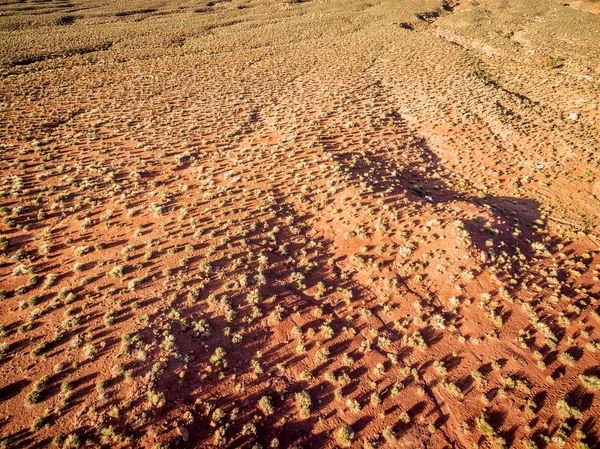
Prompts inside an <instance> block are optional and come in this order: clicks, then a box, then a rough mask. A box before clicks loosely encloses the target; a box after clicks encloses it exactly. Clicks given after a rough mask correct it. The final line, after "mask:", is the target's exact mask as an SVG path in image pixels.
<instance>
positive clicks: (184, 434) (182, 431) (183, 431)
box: [177, 426, 190, 441]
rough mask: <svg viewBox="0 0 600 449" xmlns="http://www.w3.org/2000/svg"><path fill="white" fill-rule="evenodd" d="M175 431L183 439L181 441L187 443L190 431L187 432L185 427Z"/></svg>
mask: <svg viewBox="0 0 600 449" xmlns="http://www.w3.org/2000/svg"><path fill="white" fill-rule="evenodd" d="M177 430H178V431H179V435H181V438H183V441H187V440H189V439H190V431H189V430H187V429H186V428H185V427H181V426H179V427H177Z"/></svg>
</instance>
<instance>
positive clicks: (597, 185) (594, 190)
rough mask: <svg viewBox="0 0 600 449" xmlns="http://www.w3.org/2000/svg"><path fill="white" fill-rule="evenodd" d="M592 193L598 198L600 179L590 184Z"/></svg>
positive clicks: (599, 195) (599, 197)
mask: <svg viewBox="0 0 600 449" xmlns="http://www.w3.org/2000/svg"><path fill="white" fill-rule="evenodd" d="M592 195H594V196H595V197H596V198H597V199H599V200H600V181H596V182H595V183H594V185H593V186H592Z"/></svg>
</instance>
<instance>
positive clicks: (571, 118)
mask: <svg viewBox="0 0 600 449" xmlns="http://www.w3.org/2000/svg"><path fill="white" fill-rule="evenodd" d="M578 118H579V114H578V113H577V112H571V113H570V114H569V120H573V121H574V122H575V121H577V119H578Z"/></svg>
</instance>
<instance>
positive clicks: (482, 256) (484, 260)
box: [479, 251, 487, 263]
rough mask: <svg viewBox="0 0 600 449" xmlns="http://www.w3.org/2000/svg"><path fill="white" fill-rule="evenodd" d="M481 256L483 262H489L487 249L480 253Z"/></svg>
mask: <svg viewBox="0 0 600 449" xmlns="http://www.w3.org/2000/svg"><path fill="white" fill-rule="evenodd" d="M479 257H480V259H481V262H483V263H486V262H487V254H486V253H485V251H481V253H480V254H479Z"/></svg>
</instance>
